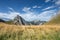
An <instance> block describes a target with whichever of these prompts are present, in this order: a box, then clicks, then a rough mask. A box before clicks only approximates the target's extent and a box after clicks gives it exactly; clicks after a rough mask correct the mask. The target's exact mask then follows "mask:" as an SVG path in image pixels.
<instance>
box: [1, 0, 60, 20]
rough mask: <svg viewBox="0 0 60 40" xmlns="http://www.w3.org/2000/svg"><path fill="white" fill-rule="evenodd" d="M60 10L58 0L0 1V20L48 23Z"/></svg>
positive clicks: (59, 1)
mask: <svg viewBox="0 0 60 40" xmlns="http://www.w3.org/2000/svg"><path fill="white" fill-rule="evenodd" d="M58 10H60V0H0V18H1V19H5V20H8V19H14V17H15V16H16V15H20V16H22V17H23V18H24V19H25V20H27V21H32V20H42V21H49V20H50V19H51V18H52V16H54V15H56V13H57V11H58Z"/></svg>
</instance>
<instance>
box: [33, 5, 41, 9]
mask: <svg viewBox="0 0 60 40" xmlns="http://www.w3.org/2000/svg"><path fill="white" fill-rule="evenodd" d="M32 8H41V6H37V5H35V6H33V7H32Z"/></svg>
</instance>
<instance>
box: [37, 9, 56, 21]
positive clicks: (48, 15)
mask: <svg viewBox="0 0 60 40" xmlns="http://www.w3.org/2000/svg"><path fill="white" fill-rule="evenodd" d="M54 15H56V13H55V10H50V11H45V12H42V13H41V14H40V15H38V18H39V19H41V20H46V21H49V20H50V19H51V17H53V16H54Z"/></svg>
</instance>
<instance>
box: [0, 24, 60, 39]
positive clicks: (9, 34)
mask: <svg viewBox="0 0 60 40" xmlns="http://www.w3.org/2000/svg"><path fill="white" fill-rule="evenodd" d="M0 40H60V25H41V26H40V25H38V26H34V25H31V26H28V25H26V26H23V25H21V26H19V25H18V26H17V25H8V24H4V23H0Z"/></svg>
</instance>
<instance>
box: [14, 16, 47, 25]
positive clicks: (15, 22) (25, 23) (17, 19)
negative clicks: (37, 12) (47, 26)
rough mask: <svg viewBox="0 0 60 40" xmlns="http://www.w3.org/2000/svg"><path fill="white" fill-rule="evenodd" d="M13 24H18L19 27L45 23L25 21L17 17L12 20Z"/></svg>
mask: <svg viewBox="0 0 60 40" xmlns="http://www.w3.org/2000/svg"><path fill="white" fill-rule="evenodd" d="M13 22H14V24H19V25H39V24H40V25H42V24H44V23H46V21H40V20H34V21H26V20H24V19H23V18H22V17H21V16H19V15H17V16H16V17H15V18H14V20H13Z"/></svg>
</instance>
